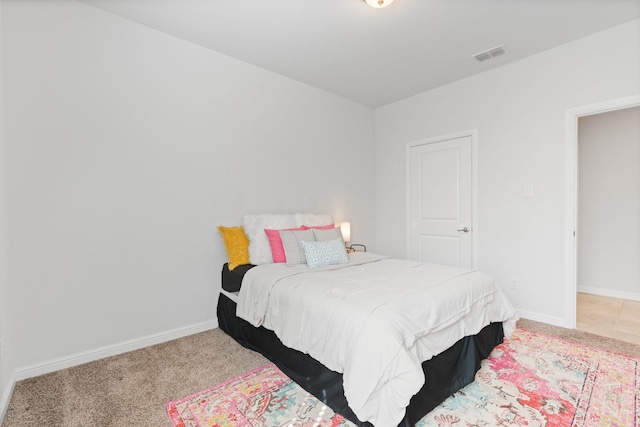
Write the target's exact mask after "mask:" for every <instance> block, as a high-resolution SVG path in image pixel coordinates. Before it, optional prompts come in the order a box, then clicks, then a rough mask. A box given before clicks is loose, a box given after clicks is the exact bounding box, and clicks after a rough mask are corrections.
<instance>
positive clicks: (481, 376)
mask: <svg viewBox="0 0 640 427" xmlns="http://www.w3.org/2000/svg"><path fill="white" fill-rule="evenodd" d="M167 411H168V414H169V418H170V419H171V422H172V423H173V425H174V426H175V427H214V426H219V427H225V426H255V427H276V426H282V427H284V426H287V427H289V426H290V427H325V426H326V427H329V426H345V427H347V426H349V427H351V426H353V424H352V423H351V422H349V421H347V420H345V419H344V418H343V417H342V416H341V415H336V414H335V413H334V412H333V411H331V409H329V408H327V407H326V406H325V405H324V404H322V402H319V401H318V400H317V399H315V398H314V397H313V396H311V395H310V394H308V393H307V392H306V391H304V390H303V389H302V388H301V387H300V386H298V385H297V384H296V383H294V382H292V381H291V380H290V379H289V378H287V377H286V376H285V375H284V374H283V373H282V372H280V370H278V369H277V368H276V367H275V366H274V365H272V364H269V365H266V366H263V367H261V368H258V369H256V370H254V371H252V372H249V373H247V374H244V375H242V376H240V377H237V378H233V379H231V380H229V381H226V382H225V383H222V384H220V385H218V386H215V387H213V388H211V389H209V390H205V391H203V392H200V393H197V394H194V395H192V396H189V397H186V398H184V399H181V400H178V401H174V402H169V403H168V404H167ZM639 420H640V360H639V359H635V358H633V357H629V356H625V355H622V354H617V353H613V352H609V351H606V350H600V349H596V348H592V347H588V346H584V345H581V344H577V343H574V342H570V341H564V340H561V339H558V338H554V337H548V336H544V335H540V334H536V333H534V332H530V331H526V330H523V329H517V330H516V332H515V333H514V334H513V335H512V336H511V338H510V339H508V340H506V341H505V343H503V344H502V345H500V346H498V347H496V348H495V349H494V351H493V352H492V353H491V355H490V356H489V358H488V359H487V360H484V361H483V362H482V367H481V369H480V371H478V373H477V374H476V380H475V381H474V382H473V383H472V384H469V385H468V386H466V387H465V388H463V389H462V390H460V391H458V392H457V393H456V394H454V395H453V396H451V397H449V398H448V399H447V400H445V401H444V402H443V403H442V404H440V405H439V406H438V407H437V408H435V409H434V410H433V411H431V412H430V413H429V414H427V415H426V416H425V417H424V418H423V419H422V420H420V421H419V422H418V423H417V425H416V427H427V426H437V427H492V426H519V427H520V426H527V427H534V426H535V427H537V426H547V427H556V426H557V427H560V426H562V427H565V426H566V427H595V426H602V427H604V426H607V427H612V426H619V427H640V422H639Z"/></svg>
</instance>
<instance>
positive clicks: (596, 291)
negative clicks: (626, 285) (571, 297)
mask: <svg viewBox="0 0 640 427" xmlns="http://www.w3.org/2000/svg"><path fill="white" fill-rule="evenodd" d="M578 292H581V293H585V294H593V295H600V296H602V297H612V298H621V299H628V300H631V301H640V293H637V292H625V291H616V290H613V289H603V288H594V287H592V286H578Z"/></svg>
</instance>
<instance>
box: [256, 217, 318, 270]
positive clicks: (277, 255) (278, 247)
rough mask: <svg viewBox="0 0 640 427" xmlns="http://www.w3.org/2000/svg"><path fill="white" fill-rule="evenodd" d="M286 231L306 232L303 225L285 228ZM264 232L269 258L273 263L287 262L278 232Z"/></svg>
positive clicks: (265, 230) (267, 230) (268, 230)
mask: <svg viewBox="0 0 640 427" xmlns="http://www.w3.org/2000/svg"><path fill="white" fill-rule="evenodd" d="M284 230H286V231H300V230H308V228H305V227H304V225H303V226H302V227H299V228H285V229H284ZM264 232H265V233H267V239H269V246H271V256H272V257H273V262H274V263H277V262H287V256H286V255H285V253H284V245H283V244H282V238H281V237H280V230H270V229H267V228H265V229H264Z"/></svg>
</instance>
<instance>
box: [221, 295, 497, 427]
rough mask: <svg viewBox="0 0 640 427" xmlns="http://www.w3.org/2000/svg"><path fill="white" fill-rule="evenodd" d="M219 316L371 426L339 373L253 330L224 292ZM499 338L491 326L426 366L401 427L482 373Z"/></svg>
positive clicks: (231, 330)
mask: <svg viewBox="0 0 640 427" xmlns="http://www.w3.org/2000/svg"><path fill="white" fill-rule="evenodd" d="M217 313H218V322H219V325H220V328H221V329H222V330H223V331H225V332H226V333H227V334H229V335H230V336H231V337H233V338H234V339H235V340H236V341H237V342H238V343H240V344H241V345H243V346H244V347H247V348H250V349H252V350H255V351H258V352H260V353H262V354H263V355H264V356H265V357H266V358H267V359H269V360H271V361H272V362H273V363H274V364H275V365H276V366H278V368H280V370H282V372H284V373H285V374H286V375H287V376H288V377H289V378H291V379H292V380H293V381H295V382H296V383H298V384H299V385H300V386H301V387H302V388H303V389H305V390H306V391H308V392H309V393H311V394H313V395H314V396H315V397H317V398H318V399H319V400H321V401H322V402H324V403H325V404H326V405H327V406H329V407H330V408H331V409H332V410H333V411H335V412H336V413H339V414H341V415H343V416H344V417H345V418H347V419H348V420H350V421H351V422H353V423H354V424H356V425H358V426H371V424H370V423H364V422H362V421H359V420H358V418H357V417H356V416H355V414H354V413H353V411H352V410H351V408H349V405H348V404H347V401H346V398H345V397H344V389H343V387H342V374H340V373H338V372H334V371H331V370H329V369H328V368H327V367H325V366H324V365H322V364H321V363H320V362H318V361H317V360H315V359H314V358H312V357H311V356H309V355H308V354H305V353H301V352H299V351H297V350H293V349H291V348H289V347H286V346H285V345H284V344H282V342H281V341H280V339H278V337H277V336H276V335H275V333H274V332H273V331H270V330H268V329H265V328H264V327H259V328H256V327H254V326H252V325H251V324H249V323H248V322H246V321H245V320H243V319H240V318H239V317H237V316H236V303H235V302H234V301H232V300H231V299H230V298H229V297H227V296H226V295H224V294H222V293H221V294H220V298H219V299H218V309H217ZM503 339H504V333H503V329H502V323H492V324H490V325H487V326H486V327H485V328H484V329H482V330H481V331H480V332H479V333H478V334H476V335H473V336H467V337H464V338H462V339H460V340H459V341H458V342H457V343H455V344H454V345H453V346H451V347H450V348H449V349H447V350H445V351H444V352H443V353H440V354H439V355H437V356H435V357H433V358H432V359H430V360H427V361H426V362H424V363H423V364H422V369H423V370H424V373H425V378H426V383H425V385H424V386H423V387H422V389H420V391H419V392H418V393H417V394H416V395H414V396H413V398H412V399H411V402H410V404H409V406H408V407H407V411H406V414H405V417H404V419H403V421H402V422H401V423H400V426H405V427H408V426H413V425H414V424H415V423H416V422H418V421H419V420H420V419H421V418H422V417H423V416H425V415H426V414H427V413H428V412H430V411H431V410H432V409H433V408H435V407H436V406H438V405H439V404H440V403H442V402H443V401H444V400H445V399H446V398H447V397H449V396H451V395H452V394H453V393H455V392H456V391H458V390H460V389H461V388H462V387H464V386H466V385H467V384H470V383H471V382H472V381H473V380H474V377H475V374H476V372H477V371H478V369H480V361H481V360H482V359H485V358H486V357H487V356H488V355H489V353H491V350H493V348H494V347H495V346H496V345H498V344H500V343H502V341H503Z"/></svg>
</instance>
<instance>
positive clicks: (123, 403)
mask: <svg viewBox="0 0 640 427" xmlns="http://www.w3.org/2000/svg"><path fill="white" fill-rule="evenodd" d="M518 326H519V327H523V328H526V329H529V330H533V331H536V332H540V333H543V334H548V335H554V336H558V337H561V338H565V339H570V340H574V341H578V342H582V343H586V344H590V345H593V346H596V347H600V348H605V349H609V350H613V351H618V352H621V353H625V354H629V355H633V356H636V357H640V346H637V345H634V344H630V343H626V342H622V341H616V340H613V339H609V338H603V337H599V336H596V335H591V334H588V333H585V332H580V331H575V330H568V329H563V328H558V327H555V326H550V325H545V324H542V323H538V322H533V321H529V320H521V321H520V322H519V323H518ZM267 362H268V361H267V360H266V359H265V358H263V357H262V356H260V355H258V354H257V353H254V352H253V351H251V350H247V349H245V348H243V347H241V346H240V345H238V344H237V343H236V342H235V341H233V340H232V339H231V338H229V337H228V336H227V335H226V334H225V333H224V332H222V331H221V330H219V329H216V330H212V331H208V332H203V333H200V334H196V335H192V336H189V337H185V338H181V339H177V340H174V341H170V342H168V343H164V344H159V345H155V346H152V347H147V348H144V349H141V350H137V351H133V352H130V353H125V354H122V355H119V356H114V357H109V358H106V359H102V360H98V361H96V362H91V363H87V364H84V365H81V366H76V367H73V368H69V369H65V370H62V371H58V372H54V373H51V374H46V375H42V376H39V377H36V378H31V379H28V380H24V381H20V382H18V383H17V384H16V388H15V391H14V394H13V397H12V399H11V402H10V404H9V408H8V410H7V414H6V416H5V420H4V422H3V424H2V427H23V426H24V427H26V426H29V427H32V426H60V427H63V426H64V427H66V426H100V427H102V426H105V427H106V426H118V427H125V426H126V427H129V426H136V427H138V426H140V427H145V426H149V427H162V426H170V425H171V424H170V423H169V420H168V417H167V415H166V412H165V404H166V402H167V401H168V400H175V399H179V398H182V397H184V396H187V395H190V394H193V393H195V392H198V391H200V390H204V389H207V388H209V387H212V386H214V385H216V384H218V383H220V382H222V381H225V380H227V379H229V378H233V377H235V376H237V375H240V374H242V373H244V372H247V371H249V370H251V369H254V368H257V367H259V366H262V365H264V364H265V363H267Z"/></svg>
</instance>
